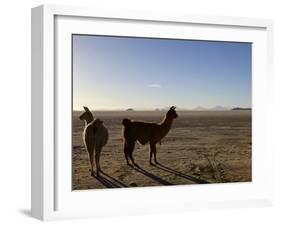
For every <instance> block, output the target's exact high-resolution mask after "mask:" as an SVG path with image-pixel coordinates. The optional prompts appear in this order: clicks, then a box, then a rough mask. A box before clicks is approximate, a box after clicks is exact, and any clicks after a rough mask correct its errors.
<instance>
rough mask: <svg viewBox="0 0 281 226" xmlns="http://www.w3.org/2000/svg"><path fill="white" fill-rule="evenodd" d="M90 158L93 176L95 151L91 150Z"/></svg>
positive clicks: (92, 174)
mask: <svg viewBox="0 0 281 226" xmlns="http://www.w3.org/2000/svg"><path fill="white" fill-rule="evenodd" d="M89 160H90V165H91V169H90V171H91V176H94V153H93V152H92V151H91V152H89Z"/></svg>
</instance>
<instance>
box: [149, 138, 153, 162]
mask: <svg viewBox="0 0 281 226" xmlns="http://www.w3.org/2000/svg"><path fill="white" fill-rule="evenodd" d="M152 153H153V144H151V143H150V147H149V164H150V165H153V163H152Z"/></svg>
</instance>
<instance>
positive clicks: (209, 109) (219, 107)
mask: <svg viewBox="0 0 281 226" xmlns="http://www.w3.org/2000/svg"><path fill="white" fill-rule="evenodd" d="M169 109H170V107H163V108H155V109H154V110H155V111H168V110H169ZM176 110H177V111H231V110H232V111H242V110H252V109H251V108H242V107H235V108H230V107H225V106H220V105H217V106H215V107H211V108H206V107H202V106H197V107H195V108H191V109H186V108H181V107H177V108H176ZM126 111H146V110H145V109H143V110H141V109H135V108H127V109H126ZM147 111H149V109H147Z"/></svg>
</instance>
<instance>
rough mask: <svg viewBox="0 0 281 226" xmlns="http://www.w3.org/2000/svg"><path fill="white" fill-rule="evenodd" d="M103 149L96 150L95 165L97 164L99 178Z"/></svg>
mask: <svg viewBox="0 0 281 226" xmlns="http://www.w3.org/2000/svg"><path fill="white" fill-rule="evenodd" d="M101 149H102V147H98V148H96V151H95V163H96V171H97V176H99V173H100V153H101Z"/></svg>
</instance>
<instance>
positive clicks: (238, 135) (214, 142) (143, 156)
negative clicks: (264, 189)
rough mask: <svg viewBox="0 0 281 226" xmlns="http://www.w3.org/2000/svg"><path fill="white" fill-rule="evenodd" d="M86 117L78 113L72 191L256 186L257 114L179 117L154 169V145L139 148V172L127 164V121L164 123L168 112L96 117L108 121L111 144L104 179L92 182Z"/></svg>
mask: <svg viewBox="0 0 281 226" xmlns="http://www.w3.org/2000/svg"><path fill="white" fill-rule="evenodd" d="M81 113H82V111H73V119H72V120H73V121H72V150H71V151H72V189H73V190H85V189H103V188H122V187H124V188H126V187H144V186H163V185H189V184H208V183H232V182H250V181H251V180H252V170H251V168H252V164H251V163H252V133H251V131H252V130H251V127H252V125H251V121H252V120H251V111H250V110H241V111H240V110H237V111H235V110H229V111H177V113H178V118H177V119H175V120H174V122H173V125H172V128H171V130H170V131H169V133H168V135H167V136H166V137H165V138H164V139H163V140H162V142H161V145H160V144H158V145H157V160H158V161H159V163H160V164H158V165H150V164H149V159H148V157H149V145H140V144H136V147H135V150H134V153H133V155H134V158H135V161H136V163H137V164H138V167H136V166H129V165H127V164H126V161H125V158H124V153H123V140H122V137H121V128H122V119H123V118H129V119H132V120H142V121H148V122H160V121H161V120H162V119H163V117H164V115H165V113H166V112H165V111H94V112H93V115H94V117H96V118H100V119H102V120H103V121H104V125H105V126H106V127H107V128H108V131H109V140H108V143H107V145H106V146H105V147H104V148H103V150H102V153H101V157H100V165H101V169H102V173H101V175H100V176H99V177H93V176H91V173H90V172H89V169H90V165H89V159H88V153H87V151H86V149H85V147H84V144H83V138H82V134H83V129H84V126H85V124H84V122H83V121H81V120H79V115H80V114H81Z"/></svg>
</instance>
